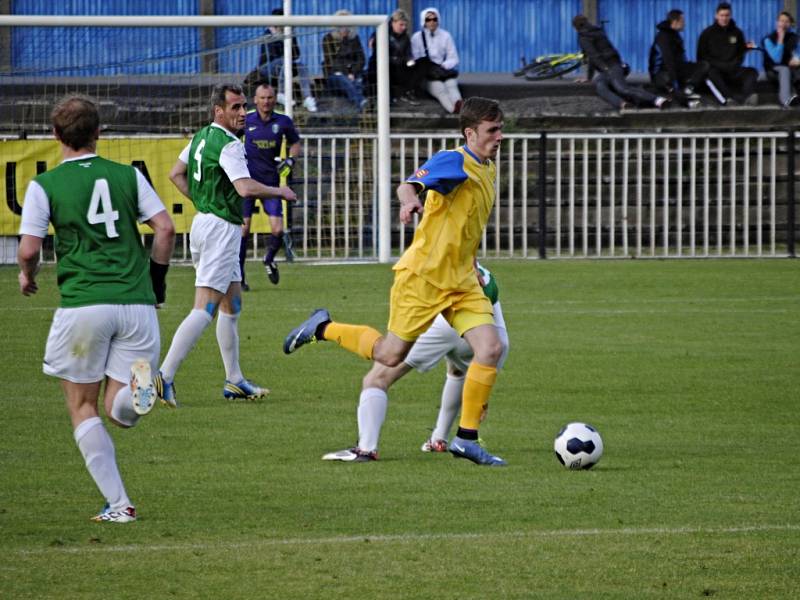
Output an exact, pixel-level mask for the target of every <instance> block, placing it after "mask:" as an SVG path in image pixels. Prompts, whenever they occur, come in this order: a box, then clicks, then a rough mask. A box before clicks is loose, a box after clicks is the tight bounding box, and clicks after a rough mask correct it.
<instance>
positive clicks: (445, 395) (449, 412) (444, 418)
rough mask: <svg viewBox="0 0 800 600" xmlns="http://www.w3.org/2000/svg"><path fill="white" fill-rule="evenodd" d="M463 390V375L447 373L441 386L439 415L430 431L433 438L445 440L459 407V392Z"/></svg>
mask: <svg viewBox="0 0 800 600" xmlns="http://www.w3.org/2000/svg"><path fill="white" fill-rule="evenodd" d="M463 390H464V376H463V375H462V376H460V377H456V376H455V375H450V374H449V373H448V375H447V379H446V380H445V382H444V386H443V387H442V404H441V406H440V407H439V416H438V417H437V419H436V428H435V429H434V430H433V433H431V438H432V439H434V440H446V439H448V436H449V435H450V428H451V427H452V426H453V421H455V420H456V415H458V410H459V409H460V408H461V394H462V392H463Z"/></svg>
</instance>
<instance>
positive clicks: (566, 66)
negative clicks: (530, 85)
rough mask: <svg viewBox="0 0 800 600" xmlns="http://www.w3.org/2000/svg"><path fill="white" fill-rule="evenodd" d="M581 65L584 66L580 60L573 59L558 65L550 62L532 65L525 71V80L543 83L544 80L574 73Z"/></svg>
mask: <svg viewBox="0 0 800 600" xmlns="http://www.w3.org/2000/svg"><path fill="white" fill-rule="evenodd" d="M581 64H583V61H582V60H581V59H579V58H572V59H570V60H565V61H563V62H559V63H556V64H553V63H552V62H550V61H542V62H539V63H535V64H533V65H531V66H530V67H529V68H528V69H527V70H526V71H525V79H527V80H528V81H541V80H543V79H553V78H554V77H561V76H562V75H565V74H567V73H569V72H570V71H574V70H575V69H577V68H578V67H580V66H581Z"/></svg>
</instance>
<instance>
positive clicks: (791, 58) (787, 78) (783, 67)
mask: <svg viewBox="0 0 800 600" xmlns="http://www.w3.org/2000/svg"><path fill="white" fill-rule="evenodd" d="M792 25H794V17H792V15H791V14H789V13H788V12H786V11H783V12H781V13H780V14H779V15H778V21H777V23H775V31H773V32H772V33H770V34H769V35H768V36H765V37H764V39H763V40H761V47H762V48H763V49H764V70H765V71H766V72H767V78H768V79H769V80H770V81H772V82H773V83H774V82H777V83H778V99H779V101H780V103H781V106H783V107H785V108H789V107H790V106H797V105H798V104H800V96H798V95H797V93H796V92H797V91H800V49H798V46H797V34H796V33H795V32H793V31H792Z"/></svg>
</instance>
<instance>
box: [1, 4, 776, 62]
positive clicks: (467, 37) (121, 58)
mask: <svg viewBox="0 0 800 600" xmlns="http://www.w3.org/2000/svg"><path fill="white" fill-rule="evenodd" d="M429 2H430V0H414V14H412V15H411V18H412V26H411V31H412V32H413V31H415V30H418V29H419V27H420V23H419V11H420V10H422V9H423V8H426V7H427V6H430V5H431V4H429ZM432 4H433V5H434V6H437V3H432ZM582 4H583V3H582V1H581V0H497V1H496V2H487V1H486V0H449V1H448V2H444V1H441V0H440V2H439V3H438V6H437V8H438V9H439V11H440V12H441V14H442V23H441V25H442V27H443V28H444V29H447V30H448V31H449V32H450V33H451V34H452V36H453V39H454V40H455V43H456V47H457V48H458V51H459V54H460V57H461V66H460V70H461V71H462V72H482V71H496V72H508V71H512V70H513V69H515V68H516V67H517V66H518V65H519V61H520V57H521V56H525V57H527V58H529V59H530V58H531V57H534V56H537V55H540V54H546V53H550V52H566V51H574V50H576V49H577V39H576V36H575V32H574V31H573V30H572V27H571V19H572V17H573V16H574V15H575V14H577V13H579V12H580V11H581V7H582ZM11 5H12V9H13V12H14V13H15V14H31V15H35V14H63V15H81V14H95V15H102V14H119V15H136V14H150V15H159V14H179V15H193V14H197V11H198V9H199V2H198V0H171V1H169V2H153V1H152V0H102V1H101V0H63V1H58V2H55V1H53V0H14V2H12V3H11ZM281 5H282V2H281V0H271V1H269V2H253V0H216V2H215V10H216V12H217V14H220V15H240V14H243V15H248V14H270V13H271V11H272V8H274V7H278V6H281ZM716 5H717V0H691V1H688V0H684V2H675V1H674V0H649V1H647V2H643V1H640V0H598V8H599V13H600V18H601V19H603V20H607V21H608V23H607V25H606V29H607V31H608V33H609V37H610V38H611V40H612V42H613V43H614V44H615V45H616V47H617V48H618V49H619V50H620V53H621V54H622V56H623V57H624V58H625V60H627V61H628V62H629V63H630V64H631V65H632V67H633V68H634V70H636V71H641V72H643V71H646V69H647V55H648V51H649V48H650V44H651V43H652V40H653V37H654V35H655V25H656V23H658V22H659V21H661V20H662V19H663V18H664V16H665V14H666V12H667V11H668V10H669V9H671V8H673V7H677V8H681V9H682V10H684V11H685V12H686V20H687V26H686V31H685V32H684V39H685V40H686V49H687V54H688V55H689V58H690V59H693V58H694V56H695V52H696V45H697V38H698V36H699V34H700V31H701V30H702V29H703V28H705V27H706V26H707V25H709V24H710V23H711V22H712V21H713V16H714V8H715V6H716ZM396 6H397V2H396V0H294V2H293V10H294V12H295V14H302V15H306V14H333V13H334V12H335V11H336V10H337V9H340V8H346V9H348V10H350V11H351V12H353V13H361V14H365V13H366V14H385V15H388V14H389V13H391V11H392V10H393V9H394V8H395V7H396ZM782 7H783V0H738V1H737V2H735V3H734V19H735V20H736V22H737V23H738V25H739V26H740V27H741V28H742V29H743V31H744V32H745V35H746V36H747V37H748V39H752V40H754V41H756V42H759V41H760V40H761V38H762V37H763V36H764V35H765V34H766V33H768V32H770V31H772V29H773V24H774V20H775V16H776V15H777V13H778V11H779V10H780V9H781V8H782ZM306 31H308V30H306ZM370 32H371V30H370V29H369V28H362V29H361V30H360V31H359V34H360V35H361V40H362V44H363V45H364V50H365V52H366V53H367V54H369V52H370V51H369V49H368V47H367V40H368V37H369V34H370ZM261 34H262V28H261V27H236V28H233V27H228V28H220V29H218V30H217V37H216V45H217V47H228V46H232V45H234V46H235V45H237V44H243V43H244V44H243V45H242V47H241V48H240V49H238V50H232V51H224V52H221V53H220V55H219V70H220V71H222V72H242V71H247V70H249V69H250V68H252V66H255V64H256V61H257V57H258V47H257V45H256V44H254V45H250V46H247V45H246V43H245V42H246V40H253V39H255V38H257V37H258V36H260V35H261ZM320 38H321V33H320V32H319V31H318V32H316V33H314V34H313V35H305V36H301V37H300V38H299V40H300V44H301V52H302V54H303V57H304V60H305V62H306V65H307V66H308V67H309V70H310V71H311V72H312V73H319V72H320V71H321V68H320V61H321V50H320V48H319V42H320ZM11 40H12V42H11V43H12V47H11V52H12V62H13V65H14V67H15V68H16V69H17V71H18V72H27V73H34V72H41V73H43V74H52V75H55V74H63V75H84V74H87V75H88V74H111V73H171V72H188V73H195V72H198V70H199V62H200V61H199V58H198V56H197V52H199V49H200V41H199V32H198V31H197V30H196V29H190V28H168V29H164V28H136V29H128V28H101V29H97V28H84V27H61V28H42V27H39V28H36V27H25V28H19V27H17V28H14V29H12V34H11ZM170 57H172V58H170ZM746 64H749V65H752V66H756V67H758V68H761V66H762V60H761V56H760V53H755V52H754V53H751V54H750V55H749V56H748V59H747V61H746Z"/></svg>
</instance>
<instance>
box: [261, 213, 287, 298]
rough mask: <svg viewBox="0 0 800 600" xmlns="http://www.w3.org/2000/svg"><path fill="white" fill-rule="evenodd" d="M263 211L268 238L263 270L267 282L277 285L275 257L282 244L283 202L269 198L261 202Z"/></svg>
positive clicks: (278, 276)
mask: <svg viewBox="0 0 800 600" xmlns="http://www.w3.org/2000/svg"><path fill="white" fill-rule="evenodd" d="M262 204H263V205H264V211H265V212H266V213H267V214H268V215H269V227H270V232H269V237H268V238H267V253H266V255H264V270H265V271H266V272H267V277H268V278H269V280H270V281H271V282H272V283H273V284H275V285H277V284H278V281H279V280H280V274H279V273H278V265H277V264H275V256H276V255H277V254H278V250H280V249H281V245H282V244H283V202H282V201H281V199H280V198H269V199H267V200H264V201H262Z"/></svg>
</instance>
